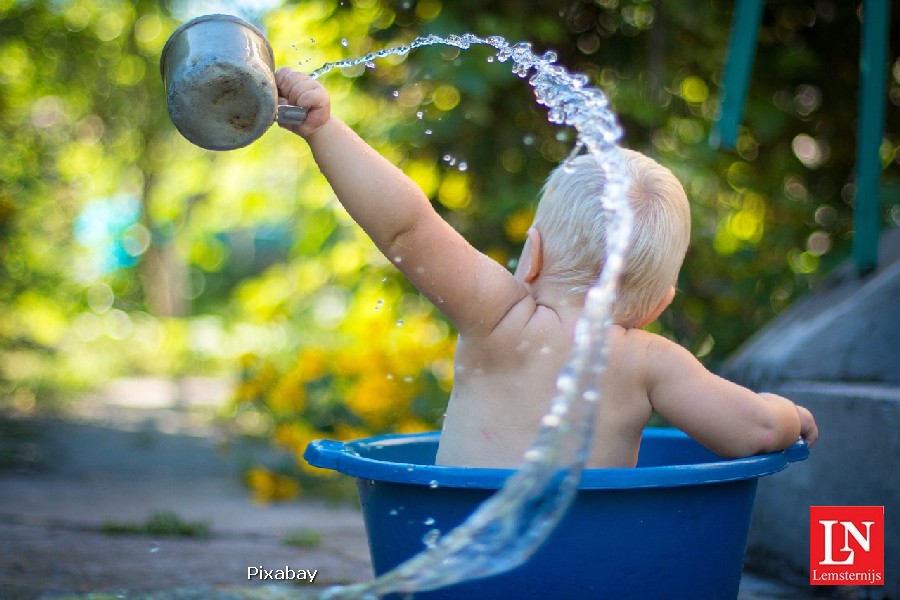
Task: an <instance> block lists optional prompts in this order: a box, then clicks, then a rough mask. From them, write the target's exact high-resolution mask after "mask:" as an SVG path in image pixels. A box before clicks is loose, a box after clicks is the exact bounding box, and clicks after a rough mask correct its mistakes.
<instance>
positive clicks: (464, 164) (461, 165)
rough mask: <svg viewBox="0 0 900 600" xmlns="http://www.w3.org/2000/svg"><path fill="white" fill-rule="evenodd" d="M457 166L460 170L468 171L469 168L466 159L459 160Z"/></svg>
mask: <svg viewBox="0 0 900 600" xmlns="http://www.w3.org/2000/svg"><path fill="white" fill-rule="evenodd" d="M457 168H458V169H459V170H460V171H468V170H469V163H467V162H466V161H461V162H460V163H459V166H458V167H457Z"/></svg>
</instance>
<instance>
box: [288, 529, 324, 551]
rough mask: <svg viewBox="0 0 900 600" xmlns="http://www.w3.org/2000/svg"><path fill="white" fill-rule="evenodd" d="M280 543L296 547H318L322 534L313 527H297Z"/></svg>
mask: <svg viewBox="0 0 900 600" xmlns="http://www.w3.org/2000/svg"><path fill="white" fill-rule="evenodd" d="M281 543H283V544H284V545H285V546H295V547H297V548H318V547H319V546H321V545H322V534H321V533H320V532H318V531H315V530H313V529H298V530H296V531H292V532H291V533H289V534H287V535H286V536H285V537H284V538H283V539H282V540H281Z"/></svg>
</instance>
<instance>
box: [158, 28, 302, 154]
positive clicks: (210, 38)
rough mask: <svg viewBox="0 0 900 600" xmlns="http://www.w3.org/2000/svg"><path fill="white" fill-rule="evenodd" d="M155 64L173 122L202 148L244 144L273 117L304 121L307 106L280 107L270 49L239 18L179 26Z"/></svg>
mask: <svg viewBox="0 0 900 600" xmlns="http://www.w3.org/2000/svg"><path fill="white" fill-rule="evenodd" d="M159 67H160V73H161V75H162V79H163V84H164V85H165V88H166V105H167V106H168V109H169V117H170V118H171V119H172V123H173V124H174V125H175V127H176V128H177V129H178V131H179V132H180V133H181V135H183V136H184V137H185V138H186V139H187V140H188V141H190V142H191V143H193V144H196V145H197V146H200V147H201V148H206V149H207V150H233V149H235V148H242V147H244V146H246V145H248V144H250V143H252V142H254V141H255V140H257V139H258V138H259V137H260V136H261V135H262V134H263V133H265V132H266V131H267V130H268V129H269V127H271V126H272V123H274V122H275V121H276V120H277V121H278V122H279V123H282V124H289V125H297V124H300V123H302V122H303V121H304V119H306V110H307V109H305V108H303V107H299V106H285V105H281V106H279V105H278V91H277V89H276V86H275V57H274V55H273V53H272V47H271V46H270V45H269V42H268V40H266V37H265V35H264V34H263V33H262V31H260V30H259V28H257V27H255V26H254V25H252V24H250V23H248V22H246V21H244V20H243V19H240V18H238V17H235V16H232V15H218V14H216V15H204V16H201V17H197V18H195V19H192V20H190V21H187V22H186V23H184V24H182V25H181V26H180V27H178V29H176V30H175V31H174V32H173V33H172V35H171V36H170V37H169V39H168V40H167V41H166V45H165V46H164V47H163V51H162V55H161V56H160V61H159Z"/></svg>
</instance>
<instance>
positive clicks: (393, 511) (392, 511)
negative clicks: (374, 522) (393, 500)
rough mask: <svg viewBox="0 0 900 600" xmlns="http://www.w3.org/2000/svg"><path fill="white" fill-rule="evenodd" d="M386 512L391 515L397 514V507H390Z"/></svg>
mask: <svg viewBox="0 0 900 600" xmlns="http://www.w3.org/2000/svg"><path fill="white" fill-rule="evenodd" d="M388 514H389V515H391V516H392V517H396V516H397V509H396V508H392V509H391V510H389V511H388Z"/></svg>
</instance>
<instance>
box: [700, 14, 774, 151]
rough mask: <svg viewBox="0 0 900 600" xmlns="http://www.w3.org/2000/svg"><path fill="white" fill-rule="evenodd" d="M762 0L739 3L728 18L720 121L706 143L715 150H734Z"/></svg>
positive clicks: (748, 80) (760, 15)
mask: <svg viewBox="0 0 900 600" xmlns="http://www.w3.org/2000/svg"><path fill="white" fill-rule="evenodd" d="M762 11H763V0H738V2H737V5H736V6H735V8H734V14H733V15H732V17H731V37H730V38H729V40H728V57H727V59H726V61H725V75H724V77H723V80H722V88H723V89H722V99H721V101H720V103H719V120H718V121H716V123H715V124H714V125H713V129H712V132H711V133H710V137H709V143H710V145H711V146H713V147H714V148H718V147H719V146H722V147H724V148H734V147H735V144H736V143H737V133H738V127H739V126H740V124H741V120H742V118H743V114H744V101H745V99H746V98H747V88H748V87H749V85H750V73H751V71H752V70H753V59H754V58H755V55H756V38H757V35H758V33H759V24H760V22H761V21H762Z"/></svg>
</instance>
